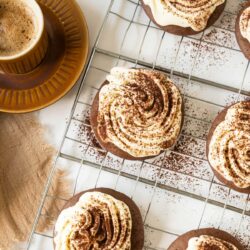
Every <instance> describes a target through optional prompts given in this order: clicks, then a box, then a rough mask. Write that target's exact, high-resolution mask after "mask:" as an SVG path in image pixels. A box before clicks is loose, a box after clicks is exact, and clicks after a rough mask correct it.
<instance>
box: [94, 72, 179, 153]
mask: <svg viewBox="0 0 250 250" xmlns="http://www.w3.org/2000/svg"><path fill="white" fill-rule="evenodd" d="M107 81H108V82H109V83H108V84H106V85H104V86H103V87H102V88H101V90H100V93H99V110H98V133H99V135H100V136H101V138H102V139H103V140H104V141H107V142H111V143H113V144H114V145H115V146H116V147H118V148H119V149H121V150H123V151H125V152H127V153H129V154H130V155H132V156H134V157H147V156H154V155H158V154H159V153H160V152H161V151H162V150H164V149H166V148H169V147H171V146H173V144H174V143H175V142H176V140H177V137H178V135H179V133H180V130H181V123H182V98H181V94H180V92H179V90H178V89H177V87H176V86H175V85H174V84H173V83H172V82H171V81H170V80H169V79H168V78H167V77H166V75H165V74H163V73H160V72H156V71H153V70H146V69H124V68H113V69H112V70H111V74H110V75H108V77H107Z"/></svg>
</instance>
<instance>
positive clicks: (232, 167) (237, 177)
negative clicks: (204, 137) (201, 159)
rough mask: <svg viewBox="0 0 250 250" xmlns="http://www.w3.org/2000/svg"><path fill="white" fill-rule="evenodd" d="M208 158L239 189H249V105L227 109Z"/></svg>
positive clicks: (214, 136) (212, 141)
mask: <svg viewBox="0 0 250 250" xmlns="http://www.w3.org/2000/svg"><path fill="white" fill-rule="evenodd" d="M208 157H209V162H210V164H211V165H212V167H213V168H214V169H215V170H216V171H218V172H219V173H220V174H221V175H222V176H223V177H224V178H225V179H226V180H228V181H231V182H233V183H234V184H235V185H236V186H237V187H239V188H248V187H250V102H239V103H237V104H235V105H233V106H231V107H230V108H229V109H228V111H227V114H226V117H225V120H224V121H222V122H221V123H220V124H219V125H218V126H217V127H216V129H215V131H214V133H213V136H212V138H211V142H210V145H209V156H208Z"/></svg>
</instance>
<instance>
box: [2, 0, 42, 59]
mask: <svg viewBox="0 0 250 250" xmlns="http://www.w3.org/2000/svg"><path fill="white" fill-rule="evenodd" d="M18 1H20V0H18ZM21 1H22V2H24V3H26V4H27V5H28V6H29V7H30V8H31V9H32V11H33V12H34V15H35V18H36V19H37V23H38V31H37V32H36V34H37V35H36V38H35V39H34V41H32V43H31V44H30V45H29V46H28V47H27V48H26V49H25V50H22V51H21V52H19V53H17V54H15V55H11V56H1V55H0V60H1V61H11V60H15V59H18V58H20V57H22V56H24V55H26V54H27V53H29V52H30V51H31V50H32V49H33V48H34V47H35V46H36V45H37V43H38V42H39V41H40V39H41V37H42V34H43V31H44V16H43V12H42V10H41V8H40V6H39V4H38V3H37V2H36V0H21Z"/></svg>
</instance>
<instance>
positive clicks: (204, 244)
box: [168, 228, 243, 250]
mask: <svg viewBox="0 0 250 250" xmlns="http://www.w3.org/2000/svg"><path fill="white" fill-rule="evenodd" d="M209 249H211V250H212V249H216V250H243V246H242V245H241V244H240V243H239V241H238V240H237V239H235V238H234V237H233V236H232V235H230V234H229V233H227V232H225V231H222V230H219V229H215V228H203V229H197V230H192V231H189V232H187V233H185V234H183V235H181V236H179V237H178V238H177V239H176V240H175V241H174V242H173V243H172V244H171V245H170V247H169V248H168V250H209Z"/></svg>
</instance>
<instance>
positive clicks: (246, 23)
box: [240, 7, 250, 42]
mask: <svg viewBox="0 0 250 250" xmlns="http://www.w3.org/2000/svg"><path fill="white" fill-rule="evenodd" d="M240 32H241V35H242V36H243V37H244V38H246V39H247V40H248V41H249V42H250V7H248V8H246V9H245V10H244V11H243V12H242V14H241V16H240Z"/></svg>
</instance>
